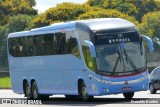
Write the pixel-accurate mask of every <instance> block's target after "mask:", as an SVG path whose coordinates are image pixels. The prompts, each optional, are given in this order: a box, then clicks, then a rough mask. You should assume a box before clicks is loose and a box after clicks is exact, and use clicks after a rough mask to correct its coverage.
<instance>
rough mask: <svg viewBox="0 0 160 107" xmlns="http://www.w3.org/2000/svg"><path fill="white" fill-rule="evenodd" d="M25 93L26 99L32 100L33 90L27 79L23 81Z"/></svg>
mask: <svg viewBox="0 0 160 107" xmlns="http://www.w3.org/2000/svg"><path fill="white" fill-rule="evenodd" d="M23 92H24V95H25V97H27V99H31V98H32V93H31V88H30V85H29V83H28V81H27V80H26V79H24V80H23Z"/></svg>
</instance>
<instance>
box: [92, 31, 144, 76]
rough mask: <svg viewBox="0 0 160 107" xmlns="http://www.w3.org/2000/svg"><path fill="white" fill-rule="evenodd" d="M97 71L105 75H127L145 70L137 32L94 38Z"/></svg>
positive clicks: (103, 35)
mask: <svg viewBox="0 0 160 107" xmlns="http://www.w3.org/2000/svg"><path fill="white" fill-rule="evenodd" d="M94 42H95V48H96V53H97V58H96V62H97V67H98V71H99V72H101V73H104V74H106V75H113V76H114V75H116V76H118V75H128V74H134V73H137V72H140V71H142V69H145V68H146V58H145V52H144V47H143V44H142V43H141V39H140V36H139V33H138V32H127V33H116V34H97V35H95V36H94Z"/></svg>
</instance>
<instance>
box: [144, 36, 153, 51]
mask: <svg viewBox="0 0 160 107" xmlns="http://www.w3.org/2000/svg"><path fill="white" fill-rule="evenodd" d="M142 39H143V40H145V41H146V42H147V43H148V49H149V52H153V51H154V46H153V41H152V40H151V38H149V37H148V36H145V35H142Z"/></svg>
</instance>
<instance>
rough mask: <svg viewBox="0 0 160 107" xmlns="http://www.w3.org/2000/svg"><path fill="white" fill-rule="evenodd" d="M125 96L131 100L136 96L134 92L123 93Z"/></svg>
mask: <svg viewBox="0 0 160 107" xmlns="http://www.w3.org/2000/svg"><path fill="white" fill-rule="evenodd" d="M123 96H124V97H125V99H127V100H130V99H132V98H133V96H134V92H130V93H123Z"/></svg>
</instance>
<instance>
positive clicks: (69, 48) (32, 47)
mask: <svg viewBox="0 0 160 107" xmlns="http://www.w3.org/2000/svg"><path fill="white" fill-rule="evenodd" d="M8 43H9V53H10V55H12V56H14V57H25V56H43V55H59V54H73V55H75V56H77V57H80V53H79V49H78V44H77V39H76V37H75V35H74V33H73V32H67V33H55V34H53V33H51V34H43V35H35V36H28V37H17V38H10V39H9V41H8Z"/></svg>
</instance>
